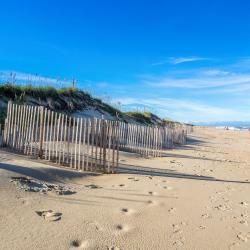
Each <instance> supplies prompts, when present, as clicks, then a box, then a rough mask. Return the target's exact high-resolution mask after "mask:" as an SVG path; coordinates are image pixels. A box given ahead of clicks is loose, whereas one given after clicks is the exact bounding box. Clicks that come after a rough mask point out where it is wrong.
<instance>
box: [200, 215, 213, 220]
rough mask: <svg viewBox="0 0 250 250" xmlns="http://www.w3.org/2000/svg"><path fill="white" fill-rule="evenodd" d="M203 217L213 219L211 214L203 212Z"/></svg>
mask: <svg viewBox="0 0 250 250" xmlns="http://www.w3.org/2000/svg"><path fill="white" fill-rule="evenodd" d="M201 218H202V219H211V218H212V215H210V214H202V215H201Z"/></svg>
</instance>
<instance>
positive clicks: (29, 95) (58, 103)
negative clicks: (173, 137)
mask: <svg viewBox="0 0 250 250" xmlns="http://www.w3.org/2000/svg"><path fill="white" fill-rule="evenodd" d="M9 100H13V101H14V102H16V103H21V104H22V103H26V104H32V105H43V106H45V107H47V108H50V109H51V110H54V111H60V112H65V113H73V112H77V111H84V110H85V109H86V108H89V107H92V108H94V109H95V110H97V111H99V112H101V113H105V112H106V113H108V114H109V115H111V116H113V117H116V116H118V117H119V118H120V119H122V120H123V121H125V122H126V121H128V120H129V121H131V120H133V121H135V122H137V123H141V124H148V125H153V124H158V125H162V124H169V123H174V122H173V121H171V120H170V119H165V120H162V119H160V118H159V117H158V116H156V115H155V114H153V113H150V112H122V111H120V110H119V109H117V108H114V107H112V106H111V105H109V104H107V103H105V102H103V101H102V100H101V99H99V98H94V97H92V96H91V95H90V94H88V93H86V92H84V91H82V90H79V89H77V88H61V89H56V88H53V87H34V86H32V85H26V86H21V85H15V84H10V83H5V84H0V123H1V124H4V119H5V117H6V108H7V103H8V101H9Z"/></svg>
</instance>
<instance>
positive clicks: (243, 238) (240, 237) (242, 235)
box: [237, 232, 250, 242]
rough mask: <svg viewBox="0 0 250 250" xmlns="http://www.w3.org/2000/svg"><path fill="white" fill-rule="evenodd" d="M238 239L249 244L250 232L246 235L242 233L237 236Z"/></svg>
mask: <svg viewBox="0 0 250 250" xmlns="http://www.w3.org/2000/svg"><path fill="white" fill-rule="evenodd" d="M237 238H238V239H239V240H241V241H243V242H247V241H248V240H249V239H250V232H248V233H246V234H244V233H241V232H240V233H239V234H237Z"/></svg>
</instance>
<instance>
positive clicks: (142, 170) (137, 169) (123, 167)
mask: <svg viewBox="0 0 250 250" xmlns="http://www.w3.org/2000/svg"><path fill="white" fill-rule="evenodd" d="M117 172H118V173H120V174H135V175H138V176H158V177H166V178H178V179H190V180H196V181H213V182H225V183H238V184H250V182H249V181H238V180H224V179H217V178H214V177H212V176H205V175H193V174H186V173H182V172H177V171H175V170H171V169H160V168H152V167H142V166H134V165H128V164H120V166H119V168H118V171H117Z"/></svg>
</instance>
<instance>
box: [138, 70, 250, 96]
mask: <svg viewBox="0 0 250 250" xmlns="http://www.w3.org/2000/svg"><path fill="white" fill-rule="evenodd" d="M142 81H143V82H144V83H145V84H147V85H148V86H152V87H159V88H182V89H211V88H230V89H233V88H235V89H236V90H237V91H241V87H242V90H246V88H248V89H250V73H248V72H245V73H234V72H229V71H222V70H217V69H213V70H197V71H192V72H191V73H186V74H179V75H178V74H177V75H176V76H175V77H174V76H172V77H171V76H159V77H155V76H151V77H149V76H148V77H147V78H144V79H143V80H142Z"/></svg>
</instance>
